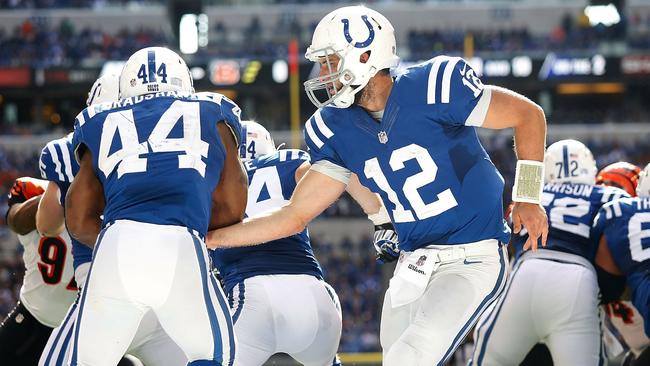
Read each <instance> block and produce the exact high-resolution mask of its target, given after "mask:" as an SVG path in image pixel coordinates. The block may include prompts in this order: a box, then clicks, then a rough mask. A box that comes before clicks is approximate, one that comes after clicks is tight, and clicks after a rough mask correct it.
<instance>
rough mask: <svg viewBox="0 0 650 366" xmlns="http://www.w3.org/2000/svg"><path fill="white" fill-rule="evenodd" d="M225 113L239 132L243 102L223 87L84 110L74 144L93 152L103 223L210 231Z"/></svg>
mask: <svg viewBox="0 0 650 366" xmlns="http://www.w3.org/2000/svg"><path fill="white" fill-rule="evenodd" d="M218 121H225V122H226V123H227V124H228V125H229V126H230V128H231V129H232V130H233V135H234V136H236V137H237V141H238V140H239V138H238V137H239V136H240V129H241V126H240V124H239V108H238V107H237V106H236V105H235V104H234V103H233V102H231V101H230V100H228V99H227V98H226V97H224V96H222V95H220V94H212V93H199V94H183V93H176V92H164V93H156V94H147V95H145V96H137V97H131V98H125V99H122V100H119V101H117V102H114V103H106V104H100V105H95V106H91V107H88V108H86V109H85V110H83V111H82V112H81V113H80V114H79V115H78V116H77V120H76V122H75V131H74V136H73V145H74V146H75V151H76V152H77V153H79V152H82V151H85V150H88V151H90V152H91V154H92V159H93V168H94V171H95V174H96V175H97V177H98V178H99V180H100V181H101V183H102V185H103V187H104V195H105V199H106V207H105V209H104V224H105V225H106V224H107V223H110V222H113V221H115V220H120V219H127V220H134V221H140V222H146V223H151V224H159V225H176V226H184V227H187V228H189V229H193V230H196V231H198V232H199V234H201V235H205V234H206V232H207V230H208V224H209V220H210V215H211V208H212V192H213V191H214V189H215V187H216V186H217V183H218V182H219V177H220V175H221V170H222V169H223V164H224V160H225V148H224V146H223V144H222V142H221V138H220V136H219V132H218V130H217V122H218ZM79 148H81V149H82V150H81V151H80V150H79ZM84 149H85V150H84Z"/></svg>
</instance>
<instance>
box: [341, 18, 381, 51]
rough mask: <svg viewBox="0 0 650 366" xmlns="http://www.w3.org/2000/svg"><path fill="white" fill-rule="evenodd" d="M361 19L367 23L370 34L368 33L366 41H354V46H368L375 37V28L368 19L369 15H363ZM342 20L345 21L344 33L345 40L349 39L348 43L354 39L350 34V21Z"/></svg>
mask: <svg viewBox="0 0 650 366" xmlns="http://www.w3.org/2000/svg"><path fill="white" fill-rule="evenodd" d="M361 19H362V20H363V22H364V23H366V26H367V27H368V32H369V34H368V38H366V40H365V41H363V42H355V43H354V47H356V48H364V47H368V46H369V45H370V44H371V43H372V41H373V40H374V39H375V29H374V28H373V27H372V24H370V21H369V20H368V16H367V15H362V16H361ZM341 22H343V34H344V35H345V40H346V41H348V43H352V41H353V39H352V36H350V21H349V20H348V19H341Z"/></svg>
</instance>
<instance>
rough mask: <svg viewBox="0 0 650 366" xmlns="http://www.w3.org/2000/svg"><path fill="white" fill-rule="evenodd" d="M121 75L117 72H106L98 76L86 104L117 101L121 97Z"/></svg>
mask: <svg viewBox="0 0 650 366" xmlns="http://www.w3.org/2000/svg"><path fill="white" fill-rule="evenodd" d="M119 94H120V77H119V76H117V75H115V74H106V75H104V76H101V77H100V78H98V79H97V80H96V81H95V83H94V84H93V87H92V88H90V92H88V99H86V106H88V107H90V106H91V105H93V104H101V103H106V102H115V101H116V100H118V99H119Z"/></svg>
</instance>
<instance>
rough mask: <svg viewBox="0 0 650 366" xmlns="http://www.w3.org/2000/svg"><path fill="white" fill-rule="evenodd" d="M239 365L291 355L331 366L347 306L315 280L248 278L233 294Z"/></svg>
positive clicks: (313, 365)
mask: <svg viewBox="0 0 650 366" xmlns="http://www.w3.org/2000/svg"><path fill="white" fill-rule="evenodd" d="M228 300H229V303H230V306H231V312H232V316H233V321H234V323H235V333H236V334H237V340H238V343H237V355H236V357H235V363H234V364H235V365H237V366H260V365H262V364H264V362H266V360H268V359H269V357H271V356H272V355H273V354H275V353H280V352H281V353H287V354H289V355H290V356H291V357H293V358H294V359H296V360H297V361H298V362H300V363H301V364H303V365H305V366H331V365H332V364H333V362H334V359H335V357H336V350H337V349H338V346H339V339H340V338H341V307H340V304H339V299H338V297H337V295H336V293H335V292H334V290H333V289H332V288H331V287H330V286H329V285H328V284H327V283H325V282H324V281H321V280H319V279H317V278H315V277H314V276H310V275H264V276H255V277H251V278H247V279H246V280H244V281H243V282H240V283H239V284H238V285H235V287H234V288H233V289H232V291H231V293H229V294H228Z"/></svg>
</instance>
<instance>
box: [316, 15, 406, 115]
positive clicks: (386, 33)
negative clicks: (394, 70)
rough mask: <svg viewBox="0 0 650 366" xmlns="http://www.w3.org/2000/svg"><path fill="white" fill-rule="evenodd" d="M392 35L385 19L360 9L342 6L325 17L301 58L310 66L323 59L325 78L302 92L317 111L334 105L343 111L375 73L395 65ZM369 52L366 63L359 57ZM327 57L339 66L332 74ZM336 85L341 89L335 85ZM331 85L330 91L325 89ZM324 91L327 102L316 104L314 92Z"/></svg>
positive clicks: (317, 99)
mask: <svg viewBox="0 0 650 366" xmlns="http://www.w3.org/2000/svg"><path fill="white" fill-rule="evenodd" d="M395 49H396V44H395V33H394V29H393V26H392V25H391V24H390V22H389V21H388V19H386V17H384V16H383V15H381V14H379V13H378V12H376V11H374V10H372V9H369V8H366V7H365V6H363V5H356V6H346V7H343V8H339V9H336V10H334V11H333V12H331V13H329V14H327V15H326V16H325V17H323V19H322V20H321V21H320V22H319V23H318V25H317V26H316V29H315V30H314V36H313V38H312V41H311V45H310V46H309V48H307V52H305V57H306V58H307V59H308V60H310V61H313V62H319V61H323V60H321V58H323V57H324V58H325V60H324V61H325V62H326V64H327V67H328V68H329V74H328V75H322V76H318V77H316V78H313V79H310V80H307V81H306V82H305V91H306V92H307V96H308V97H309V99H310V100H311V102H312V103H314V105H315V106H316V107H318V108H320V107H322V106H324V105H327V104H330V103H334V105H336V106H337V107H340V108H347V107H349V106H351V105H352V103H354V95H355V94H356V93H358V92H359V91H360V90H361V89H363V88H364V87H365V86H366V84H368V80H370V78H372V77H373V76H375V74H376V73H377V71H379V70H383V69H388V68H391V67H395V66H397V64H399V57H397V55H396V54H395ZM366 52H369V54H370V55H369V58H368V60H367V62H365V63H363V62H361V60H360V57H361V55H363V54H364V53H366ZM331 56H337V57H338V58H339V63H338V66H337V68H336V70H332V65H331V63H330V60H331ZM336 81H339V82H340V83H341V84H342V86H341V87H340V88H339V87H338V86H337V85H336ZM332 85H334V88H333V90H330V89H328V86H330V88H331V86H332ZM321 90H325V91H327V96H328V99H327V100H325V101H321V100H319V98H318V97H317V96H316V94H315V91H321Z"/></svg>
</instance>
